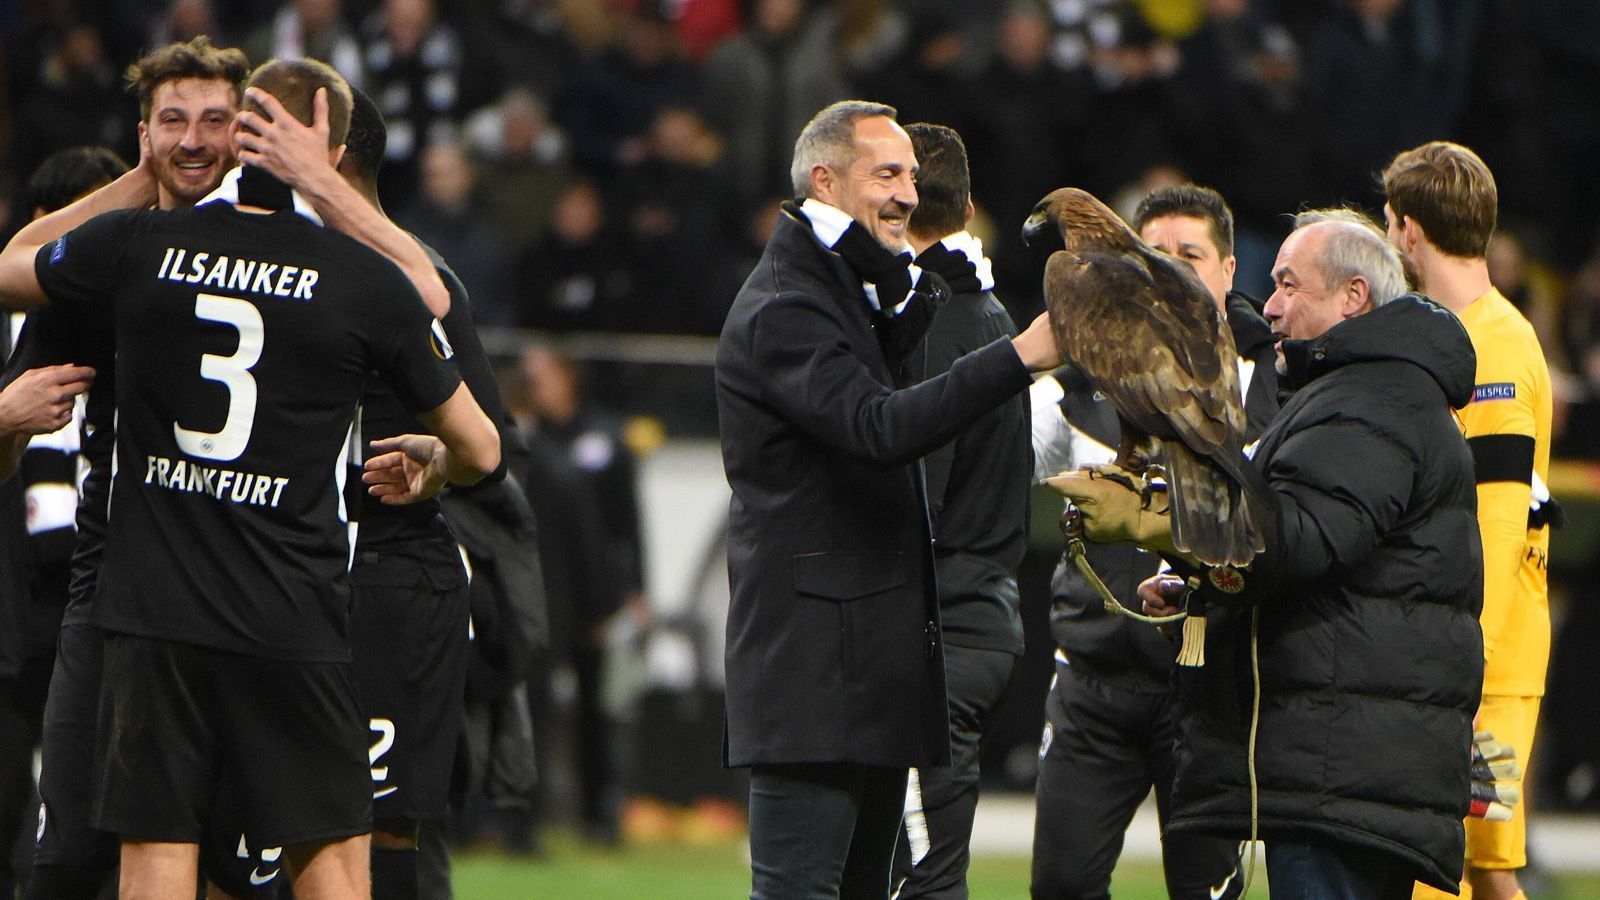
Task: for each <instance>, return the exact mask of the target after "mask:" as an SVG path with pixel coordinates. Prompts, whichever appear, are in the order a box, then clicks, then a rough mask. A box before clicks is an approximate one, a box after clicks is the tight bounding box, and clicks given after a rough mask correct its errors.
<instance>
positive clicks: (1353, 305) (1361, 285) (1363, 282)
mask: <svg viewBox="0 0 1600 900" xmlns="http://www.w3.org/2000/svg"><path fill="white" fill-rule="evenodd" d="M1371 311H1372V285H1370V284H1368V283H1367V279H1366V277H1365V276H1362V275H1357V276H1355V277H1354V278H1352V279H1350V284H1349V285H1348V286H1346V287H1345V289H1344V296H1343V297H1342V298H1341V300H1340V308H1339V314H1340V315H1342V316H1343V317H1344V318H1346V319H1349V318H1353V317H1355V316H1359V315H1361V314H1362V313H1365V312H1371Z"/></svg>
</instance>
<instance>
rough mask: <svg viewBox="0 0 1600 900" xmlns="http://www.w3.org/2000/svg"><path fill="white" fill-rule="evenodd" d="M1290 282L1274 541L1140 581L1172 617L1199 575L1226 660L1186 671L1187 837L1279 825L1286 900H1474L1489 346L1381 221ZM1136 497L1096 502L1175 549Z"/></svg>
mask: <svg viewBox="0 0 1600 900" xmlns="http://www.w3.org/2000/svg"><path fill="white" fill-rule="evenodd" d="M1273 281H1274V283H1275V284H1276V285H1277V289H1276V290H1275V291H1274V292H1273V294H1272V297H1271V298H1270V299H1269V300H1268V301H1267V305H1266V316H1267V320H1268V321H1269V322H1271V323H1272V330H1273V333H1274V334H1275V335H1276V336H1277V337H1278V340H1279V344H1278V346H1279V360H1280V362H1279V366H1280V370H1281V372H1282V373H1283V375H1284V378H1285V380H1286V383H1287V384H1288V386H1289V387H1291V388H1293V389H1295V391H1296V393H1295V394H1294V396H1293V397H1292V398H1291V399H1290V400H1289V401H1288V402H1287V403H1285V404H1284V407H1283V409H1282V410H1281V411H1280V412H1279V413H1278V417H1277V418H1276V419H1275V420H1274V421H1273V424H1272V425H1271V427H1269V428H1268V429H1267V431H1266V433H1265V434H1263V435H1262V437H1261V441H1260V444H1259V445H1258V447H1257V449H1256V454H1255V462H1256V465H1257V467H1258V468H1259V469H1260V471H1261V472H1262V473H1263V474H1264V476H1265V477H1266V480H1267V482H1268V484H1269V485H1270V487H1271V491H1272V499H1273V501H1274V508H1275V519H1276V526H1275V528H1274V530H1273V531H1272V536H1271V537H1269V538H1268V540H1267V547H1266V550H1265V551H1264V552H1262V553H1261V554H1260V555H1259V556H1257V557H1256V559H1255V561H1254V562H1253V563H1252V564H1251V565H1250V566H1249V567H1248V569H1244V570H1237V569H1231V568H1226V567H1223V568H1213V569H1203V568H1200V567H1195V566H1191V565H1190V564H1189V562H1188V561H1187V560H1185V559H1182V558H1178V557H1176V556H1175V555H1171V554H1170V552H1169V558H1171V559H1173V561H1174V564H1175V568H1176V569H1177V570H1178V574H1176V575H1170V574H1169V575H1163V576H1157V577H1156V578H1154V579H1151V580H1148V581H1146V582H1145V583H1144V584H1143V585H1141V586H1140V589H1139V593H1140V597H1141V598H1142V600H1143V604H1144V609H1145V611H1146V612H1148V613H1151V614H1154V615H1165V614H1171V613H1175V612H1177V603H1178V598H1179V595H1180V594H1181V593H1182V590H1183V583H1184V582H1183V579H1184V578H1185V577H1193V578H1195V579H1196V581H1197V583H1198V585H1199V587H1198V588H1197V589H1196V591H1195V592H1194V593H1193V594H1192V595H1191V596H1190V597H1189V599H1188V608H1189V612H1190V614H1191V615H1193V614H1194V613H1196V612H1199V611H1201V610H1204V612H1205V629H1204V635H1205V636H1204V662H1203V663H1202V664H1200V665H1193V666H1191V665H1180V666H1179V667H1178V668H1177V672H1178V674H1177V681H1178V689H1179V721H1178V735H1179V738H1178V740H1179V743H1178V750H1177V775H1176V778H1175V780H1174V784H1173V791H1172V810H1171V812H1170V814H1169V816H1168V820H1167V834H1168V835H1178V834H1192V833H1211V834H1222V835H1226V836H1228V837H1232V838H1244V837H1247V836H1249V835H1250V834H1251V833H1252V832H1255V833H1259V834H1260V836H1261V837H1262V839H1263V840H1265V842H1266V846H1267V872H1268V877H1269V878H1270V880H1271V883H1272V888H1273V894H1274V895H1275V896H1295V897H1300V896H1319V897H1335V896H1336V897H1352V898H1358V897H1359V898H1368V897H1370V898H1379V897H1409V896H1410V895H1411V886H1412V882H1413V881H1422V882H1425V883H1427V884H1430V885H1433V886H1435V887H1438V888H1440V889H1441V890H1446V891H1450V890H1454V889H1455V887H1454V886H1455V883H1456V880H1457V878H1459V877H1460V873H1461V867H1462V859H1463V852H1464V847H1465V837H1464V832H1463V829H1462V825H1461V818H1462V816H1464V815H1465V814H1466V811H1467V807H1468V800H1469V796H1470V788H1469V765H1468V759H1469V751H1470V747H1471V742H1472V716H1473V712H1474V711H1475V710H1476V709H1477V705H1478V694H1479V691H1478V684H1479V682H1478V680H1477V679H1478V678H1479V677H1480V676H1481V675H1482V669H1483V647H1482V641H1483V639H1482V634H1481V632H1480V631H1479V628H1478V623H1477V615H1478V610H1479V608H1480V606H1481V605H1482V601H1483V561H1482V553H1481V549H1480V544H1479V541H1478V534H1477V518H1476V516H1475V514H1474V507H1475V484H1474V476H1473V463H1472V455H1471V452H1470V451H1469V450H1468V449H1467V445H1466V441H1465V440H1464V439H1463V438H1462V437H1461V432H1460V429H1459V427H1458V426H1457V425H1456V422H1455V419H1454V416H1453V413H1452V408H1453V407H1454V408H1459V407H1461V406H1463V405H1465V404H1466V403H1467V401H1468V399H1469V398H1470V396H1471V393H1472V386H1473V373H1474V370H1475V366H1476V357H1475V355H1474V353H1473V350H1472V345H1471V342H1470V340H1469V339H1468V337H1467V333H1466V330H1465V329H1464V328H1463V327H1462V326H1461V323H1460V322H1459V321H1458V320H1457V319H1456V318H1455V316H1454V315H1451V314H1450V313H1449V312H1448V311H1447V310H1445V309H1444V308H1443V307H1441V306H1439V305H1437V304H1435V303H1434V302H1433V301H1431V300H1428V299H1426V298H1423V297H1419V296H1415V295H1404V291H1405V278H1404V275H1403V274H1402V270H1401V265H1400V260H1399V258H1398V256H1397V255H1396V254H1395V252H1394V251H1393V249H1392V248H1390V247H1389V246H1388V245H1387V243H1386V242H1385V241H1383V239H1382V238H1381V237H1380V236H1379V235H1378V233H1376V232H1375V231H1374V230H1373V229H1371V228H1369V227H1366V226H1363V225H1361V224H1356V223H1353V222H1350V221H1338V220H1333V221H1329V220H1326V219H1321V218H1318V217H1315V216H1313V218H1312V221H1311V222H1310V223H1309V224H1305V223H1304V222H1303V221H1302V222H1301V224H1300V225H1299V227H1298V228H1297V229H1296V230H1295V231H1294V232H1293V233H1292V234H1290V236H1289V237H1288V239H1287V240H1285V241H1284V244H1283V247H1282V248H1281V249H1280V250H1279V252H1278V259H1277V264H1276V266H1275V267H1274V269H1273ZM1116 492H1117V493H1118V494H1120V497H1114V496H1112V494H1111V493H1108V492H1099V495H1098V496H1089V497H1086V498H1080V502H1079V503H1078V505H1079V509H1080V511H1081V513H1082V515H1083V516H1084V520H1085V525H1086V528H1087V529H1088V533H1089V534H1090V536H1091V537H1093V536H1095V535H1096V534H1097V533H1099V534H1102V535H1103V534H1114V533H1117V532H1118V531H1119V529H1120V530H1121V531H1122V533H1128V531H1129V529H1128V526H1129V524H1130V523H1131V522H1134V521H1137V522H1138V523H1139V525H1138V527H1137V528H1135V529H1133V531H1134V532H1135V533H1137V534H1139V535H1140V538H1139V539H1140V540H1141V543H1144V544H1145V545H1146V546H1155V547H1161V546H1162V545H1163V544H1165V545H1166V549H1167V550H1168V551H1170V525H1168V524H1165V517H1164V516H1150V515H1148V513H1147V512H1146V513H1141V510H1140V509H1139V506H1140V504H1139V501H1138V498H1137V497H1136V496H1134V495H1132V494H1131V492H1128V491H1123V490H1122V489H1121V488H1120V487H1117V488H1116ZM1129 498H1131V502H1129ZM1163 532H1165V535H1164V534H1163ZM1186 624H1187V623H1186ZM1194 649H1199V648H1194ZM1186 655H1187V654H1186ZM1256 691H1258V692H1259V713H1258V714H1256V713H1254V712H1253V700H1254V699H1255V697H1253V692H1256ZM1258 802H1259V807H1257V806H1256V804H1257V803H1258Z"/></svg>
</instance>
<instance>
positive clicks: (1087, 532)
mask: <svg viewBox="0 0 1600 900" xmlns="http://www.w3.org/2000/svg"><path fill="white" fill-rule="evenodd" d="M1141 481H1142V480H1141V479H1136V478H1135V477H1134V476H1133V475H1131V474H1130V473H1128V472H1126V470H1123V469H1121V468H1118V467H1117V466H1085V467H1084V468H1081V469H1078V470H1076V471H1072V472H1063V473H1061V474H1060V475H1053V476H1051V477H1049V478H1046V479H1045V480H1044V483H1045V485H1046V486H1047V487H1049V488H1050V489H1051V490H1053V491H1055V492H1056V493H1058V494H1060V495H1061V496H1063V497H1065V498H1067V499H1068V500H1069V501H1071V502H1072V506H1073V508H1074V509H1076V510H1077V515H1078V521H1079V524H1080V526H1081V527H1082V529H1083V535H1084V537H1087V538H1088V539H1089V540H1091V541H1094V542H1095V543H1099V544H1110V543H1116V542H1118V541H1133V542H1134V543H1136V544H1138V545H1139V546H1141V547H1144V548H1146V549H1148V550H1155V551H1158V552H1163V553H1170V552H1172V551H1173V547H1172V517H1171V516H1169V515H1168V514H1167V494H1166V492H1165V491H1158V490H1150V489H1148V487H1147V488H1146V489H1145V490H1144V491H1142V492H1141V491H1140V490H1136V489H1135V485H1136V484H1139V483H1141Z"/></svg>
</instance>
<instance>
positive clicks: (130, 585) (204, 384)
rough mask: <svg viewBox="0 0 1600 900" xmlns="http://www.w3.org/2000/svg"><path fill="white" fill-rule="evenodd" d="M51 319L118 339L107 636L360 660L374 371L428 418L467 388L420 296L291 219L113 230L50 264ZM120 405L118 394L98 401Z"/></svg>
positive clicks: (41, 262)
mask: <svg viewBox="0 0 1600 900" xmlns="http://www.w3.org/2000/svg"><path fill="white" fill-rule="evenodd" d="M35 271H36V272H37V274H38V278H39V284H40V286H41V287H42V288H43V289H44V292H45V294H46V295H47V296H48V297H49V299H50V302H51V303H57V304H62V305H65V306H73V307H78V308H80V309H81V310H82V312H83V313H84V314H85V315H87V316H90V317H95V318H101V319H106V318H109V320H110V321H111V322H112V331H113V334H114V343H115V348H116V363H117V364H116V367H115V368H116V376H115V378H116V385H115V392H116V408H117V429H116V444H117V446H116V454H115V474H114V476H113V479H112V492H111V512H110V533H109V537H108V543H107V548H106V556H105V560H104V563H103V566H102V569H101V572H100V578H99V593H98V596H97V598H96V601H95V606H94V614H93V619H94V621H95V622H96V623H97V624H99V625H100V626H101V627H103V628H106V629H108V630H111V631H116V632H122V633H128V634H136V635H142V636H145V637H153V638H160V639H165V640H176V641H183V642H187V643H193V644H199V645H201V646H207V647H213V648H217V649H221V650H227V651H232V652H239V653H245V654H250V655H255V656H266V657H271V658H276V659H288V660H304V661H317V662H338V661H344V660H348V659H349V658H350V656H349V654H350V651H349V643H348V638H347V632H346V627H347V617H348V608H349V588H348V583H347V581H346V577H347V569H348V565H349V559H350V552H351V550H350V544H349V541H350V534H349V531H348V528H347V525H346V522H347V520H348V517H347V515H346V510H345V508H344V499H343V496H342V487H343V485H344V483H345V478H346V468H345V460H346V457H347V454H348V452H349V447H348V443H347V442H349V441H351V440H353V439H355V437H354V435H353V434H352V425H351V423H352V420H353V418H354V413H355V409H356V404H357V401H358V400H359V398H360V395H361V392H362V388H363V383H364V379H365V378H366V376H367V374H368V373H369V372H376V373H378V376H379V377H381V378H382V379H383V380H385V381H386V382H388V383H389V384H390V385H391V386H392V387H393V388H394V389H395V392H396V394H397V395H398V396H399V397H400V398H401V400H402V402H403V403H405V405H406V406H407V407H408V408H409V409H411V410H412V411H415V412H423V411H427V410H430V409H434V408H436V407H438V406H439V405H440V404H442V403H443V402H444V401H445V400H446V399H448V398H449V397H450V395H451V394H452V393H453V392H454V391H455V389H456V387H457V386H458V385H459V384H460V376H459V375H458V374H457V372H456V370H455V366H454V365H453V364H452V363H450V362H449V361H448V357H449V355H450V354H449V350H448V344H447V343H446V342H444V341H443V340H442V338H441V336H440V335H441V332H440V331H439V329H437V327H436V325H435V323H434V320H433V318H432V316H431V315H430V314H429V313H428V311H427V308H426V307H425V306H423V304H422V301H421V299H420V298H419V297H418V296H417V294H416V291H415V290H414V289H413V288H412V287H411V284H410V282H409V281H407V280H406V278H405V276H404V275H403V274H402V273H401V272H400V270H399V269H398V268H396V267H395V266H394V265H393V264H392V263H390V262H389V261H388V260H386V259H384V258H383V257H381V256H379V255H378V254H376V253H374V252H373V251H372V250H370V249H368V248H367V247H365V246H363V245H362V244H360V243H358V242H357V241H355V240H352V239H351V238H348V237H346V236H344V235H341V234H338V233H336V232H334V231H331V230H329V229H326V228H323V227H321V225H320V224H319V223H318V222H316V221H314V220H312V219H310V218H308V217H307V216H305V215H302V214H300V213H297V212H295V211H292V210H279V211H276V212H272V213H251V212H245V211H241V210H239V209H237V208H236V207H235V206H234V205H233V204H232V203H230V202H228V201H227V200H215V201H211V202H203V203H201V204H200V205H198V206H196V207H194V208H192V209H183V210H170V211H161V210H138V211H122V212H114V213H108V214H106V215H103V216H100V217H98V218H95V219H92V220H90V221H89V222H87V223H85V224H84V225H82V226H81V227H79V228H77V229H74V230H73V231H71V232H68V233H67V234H66V235H65V236H64V237H62V238H61V239H60V240H58V241H56V242H55V243H52V244H48V245H46V246H44V247H43V248H41V250H40V252H39V255H38V258H37V259H36V261H35ZM98 387H99V388H100V389H104V387H105V386H104V385H100V386H98Z"/></svg>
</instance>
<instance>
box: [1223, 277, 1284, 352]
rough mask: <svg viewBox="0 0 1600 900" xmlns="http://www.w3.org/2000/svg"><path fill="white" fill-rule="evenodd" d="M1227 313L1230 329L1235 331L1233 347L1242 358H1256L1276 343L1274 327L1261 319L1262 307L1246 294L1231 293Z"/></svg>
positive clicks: (1229, 293)
mask: <svg viewBox="0 0 1600 900" xmlns="http://www.w3.org/2000/svg"><path fill="white" fill-rule="evenodd" d="M1226 312H1227V318H1228V328H1229V329H1231V330H1232V331H1233V345H1234V347H1235V348H1237V349H1238V351H1239V355H1240V356H1244V357H1254V356H1255V355H1256V354H1257V353H1258V352H1260V351H1261V349H1262V348H1263V347H1264V346H1267V345H1270V344H1272V342H1273V341H1274V338H1273V336H1272V326H1271V325H1268V324H1267V320H1266V319H1263V318H1261V307H1259V306H1257V305H1256V302H1255V301H1254V300H1252V299H1250V298H1249V297H1248V296H1246V295H1245V294H1241V293H1240V292H1238V291H1229V292H1228V298H1227V310H1226Z"/></svg>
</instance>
